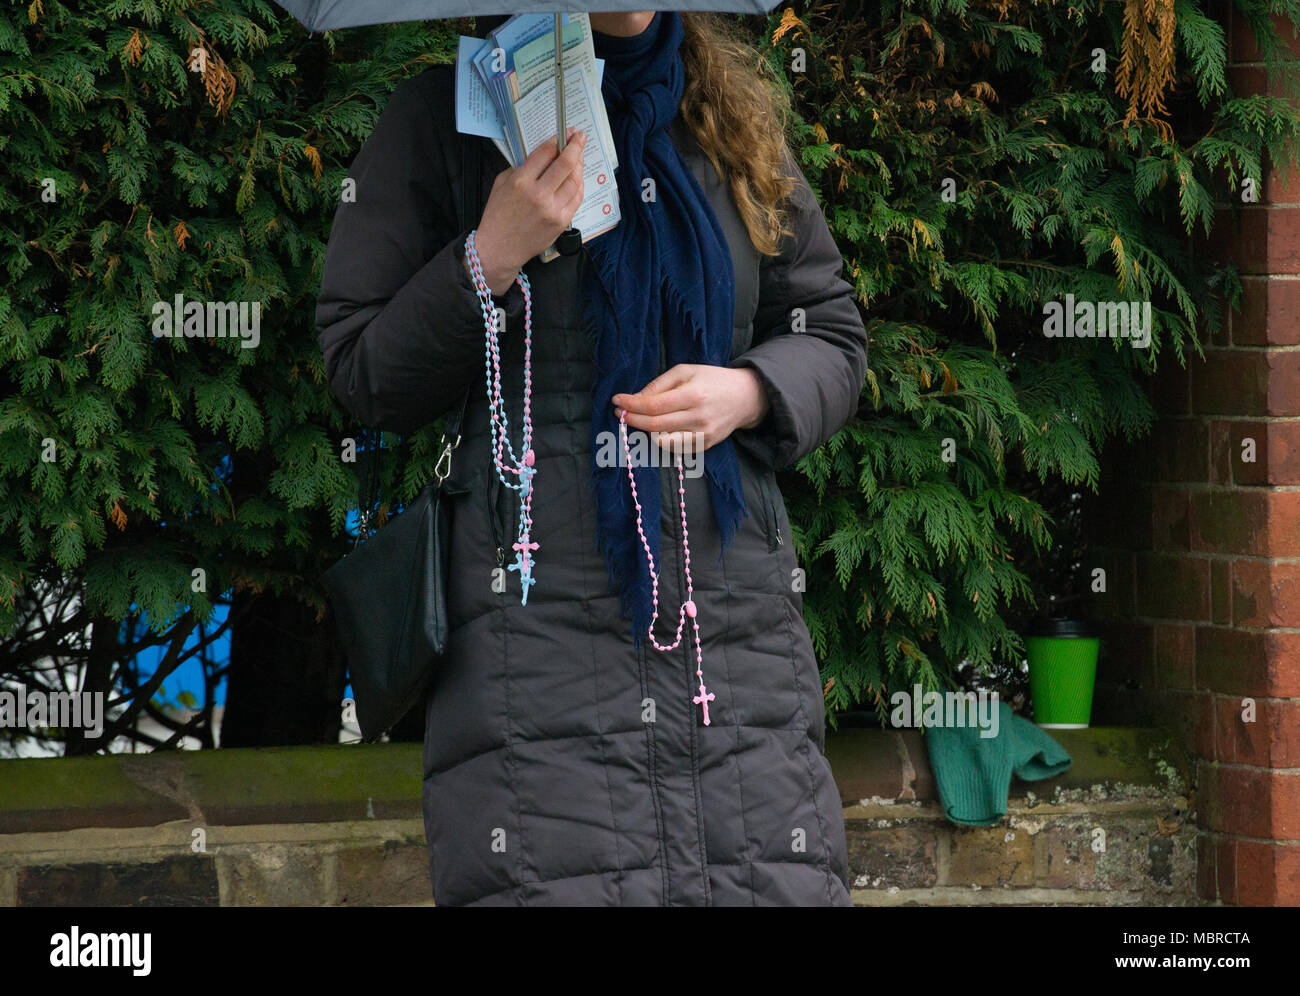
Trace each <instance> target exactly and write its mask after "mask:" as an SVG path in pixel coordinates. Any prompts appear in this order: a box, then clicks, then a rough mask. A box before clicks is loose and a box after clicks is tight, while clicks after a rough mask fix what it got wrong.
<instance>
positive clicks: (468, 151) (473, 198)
mask: <svg viewBox="0 0 1300 996" xmlns="http://www.w3.org/2000/svg"><path fill="white" fill-rule="evenodd" d="M460 152H461V155H460V161H461V164H462V171H461V183H460V203H459V204H458V205H457V217H458V221H459V222H460V230H461V231H462V232H464V231H468V230H469V229H471V228H473V227H474V225H475V224H476V223H477V222H478V207H479V204H480V203H481V198H482V196H483V169H482V147H481V146H480V145H479V141H478V139H476V138H475V137H474V136H473V135H466V134H465V133H464V132H461V133H460ZM473 388H474V385H473V384H471V385H470V386H469V387H467V388H465V393H464V395H462V396H461V399H460V404H459V405H457V406H456V407H455V408H453V409H452V410H451V411H450V412H448V414H447V415H446V416H444V418H443V422H442V439H441V440H440V443H439V445H441V446H442V448H443V449H442V452H441V453H440V454H439V455H438V462H437V464H436V465H435V466H434V471H433V473H434V476H435V477H436V478H437V480H438V483H439V484H441V483H442V482H443V481H444V480H445V479H446V477H447V475H448V474H450V473H451V451H452V450H454V449H455V448H456V447H457V446H459V445H460V429H461V426H462V425H463V424H464V422H465V409H466V408H467V407H468V406H469V395H470V391H472V390H473ZM360 435H361V437H362V441H363V447H362V450H361V453H360V454H359V455H358V458H359V459H360V460H361V463H362V466H361V467H360V475H359V477H360V481H359V488H358V494H357V508H358V509H359V511H360V516H361V519H360V524H359V525H358V528H357V539H356V542H357V544H359V543H360V542H361V538H362V536H363V535H365V534H366V533H367V531H368V530H369V528H370V516H371V513H372V511H373V510H374V509H375V508H376V507H377V505H378V503H379V471H378V467H377V464H378V454H379V450H380V444H381V442H382V439H383V436H382V433H380V432H378V431H373V430H368V429H365V428H363V429H362V431H361V433H360Z"/></svg>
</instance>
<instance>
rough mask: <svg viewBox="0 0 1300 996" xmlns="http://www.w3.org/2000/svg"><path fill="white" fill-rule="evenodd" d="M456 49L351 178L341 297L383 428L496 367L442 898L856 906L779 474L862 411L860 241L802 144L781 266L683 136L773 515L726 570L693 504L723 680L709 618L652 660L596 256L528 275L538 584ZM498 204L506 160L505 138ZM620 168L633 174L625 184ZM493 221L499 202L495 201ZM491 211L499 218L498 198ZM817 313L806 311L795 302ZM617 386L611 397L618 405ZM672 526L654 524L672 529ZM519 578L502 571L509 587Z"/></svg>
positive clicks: (393, 115)
mask: <svg viewBox="0 0 1300 996" xmlns="http://www.w3.org/2000/svg"><path fill="white" fill-rule="evenodd" d="M453 94H454V82H453V77H452V73H451V70H450V67H446V66H439V67H435V68H433V69H430V70H427V71H425V72H424V73H422V74H420V75H418V76H416V77H414V78H413V79H411V80H408V81H406V82H404V83H403V84H402V85H400V86H399V87H398V88H397V90H396V91H394V93H393V95H392V97H391V98H390V100H389V103H388V105H387V107H386V108H385V110H384V113H383V114H382V116H381V119H380V121H379V123H378V125H377V126H376V128H375V131H374V133H373V134H372V136H371V137H370V138H369V140H368V141H367V142H366V144H365V146H364V147H363V149H362V150H361V152H360V153H359V154H358V156H357V159H356V161H355V163H354V164H353V166H352V169H351V172H350V176H351V177H352V179H354V180H355V182H356V198H355V201H354V202H349V201H345V202H344V203H342V204H341V205H340V207H339V208H338V212H337V215H336V217H335V220H334V227H333V231H332V233H331V236H330V241H329V248H328V251H327V255H326V260H325V270H324V274H323V278H322V282H321V291H320V299H319V304H318V308H317V314H316V318H317V326H318V329H319V331H320V344H321V348H322V350H323V352H324V356H325V360H326V364H327V370H328V374H329V381H330V385H331V388H332V390H333V391H334V393H335V394H336V395H337V397H338V398H339V399H340V400H341V401H342V403H343V404H344V406H345V407H346V408H347V409H348V410H349V411H350V412H351V413H352V414H353V415H354V416H356V417H357V418H359V419H360V420H362V421H363V422H365V423H366V424H368V425H371V426H378V427H381V428H383V429H387V430H393V431H398V432H409V431H412V430H414V429H416V428H418V427H420V426H421V425H423V424H425V423H427V422H428V421H430V420H432V419H434V418H437V417H439V416H440V415H442V414H443V413H445V412H446V411H447V410H449V409H450V408H451V407H452V406H453V405H455V404H457V403H458V401H459V398H460V397H461V395H462V394H463V392H464V391H465V388H466V387H467V386H469V385H471V384H472V385H474V391H473V393H472V395H471V399H470V406H469V409H468V411H467V414H466V424H465V427H464V430H463V436H464V438H463V442H462V443H461V446H460V448H459V449H458V450H457V451H456V453H455V455H454V458H453V461H452V463H453V468H452V472H453V474H452V476H453V478H454V479H455V480H456V481H458V482H459V483H461V484H463V485H464V486H465V487H467V488H468V494H467V495H466V496H464V497H462V498H458V499H457V500H456V501H455V504H454V506H453V517H454V522H453V527H452V541H451V563H452V574H451V585H450V588H449V595H448V599H449V612H450V622H451V626H452V631H451V636H450V649H449V652H448V655H447V659H446V661H445V666H444V667H443V668H442V670H441V671H440V673H439V674H438V676H437V678H436V681H435V684H434V685H433V688H432V691H431V693H430V695H429V699H428V704H427V718H426V730H425V747H424V783H423V784H424V801H423V805H424V817H425V827H426V831H427V836H428V845H429V863H430V873H431V877H432V883H433V894H434V899H435V901H436V903H437V904H439V905H546V904H565V905H609V906H615V905H626V906H632V905H654V906H707V905H716V906H723V905H803V906H819V905H820V906H847V905H849V893H848V883H847V880H846V876H847V869H846V864H847V862H846V855H845V837H844V824H843V818H842V814H841V802H840V798H839V794H838V792H837V790H836V786H835V782H834V780H833V779H832V777H831V770H830V766H829V764H828V763H827V761H826V758H825V756H824V754H823V746H824V726H823V713H824V705H823V698H822V682H821V680H820V676H819V674H818V667H817V662H816V659H815V657H814V655H813V648H812V645H811V642H810V640H809V636H808V631H807V629H806V627H805V625H804V622H803V619H802V615H801V603H802V596H801V594H800V593H799V591H798V590H795V588H796V587H798V586H796V585H795V584H794V578H795V573H794V572H795V570H796V568H797V567H798V564H797V563H796V561H795V555H794V550H793V548H792V543H791V541H790V528H789V523H788V520H787V515H786V508H785V503H784V501H783V499H782V497H781V494H780V492H779V490H778V488H777V484H776V479H775V475H774V471H775V470H778V469H783V468H786V467H788V466H789V465H791V464H793V463H794V461H796V460H798V459H799V458H800V457H801V456H803V455H804V454H806V453H808V452H810V451H811V450H813V449H815V448H816V447H817V446H819V445H820V444H821V443H823V442H824V441H825V440H826V439H828V438H829V437H830V436H831V435H832V434H833V433H834V432H835V431H836V430H838V429H839V428H840V426H841V425H843V423H844V422H845V421H846V420H847V419H848V418H849V417H850V415H852V414H853V412H854V410H855V408H856V406H857V404H858V400H859V395H860V392H861V388H862V384H863V380H864V377H865V374H866V364H867V340H866V332H865V330H864V328H863V325H862V321H861V318H860V316H859V314H858V311H857V309H856V307H855V306H854V303H853V299H852V290H851V288H850V287H849V285H848V284H847V283H846V282H845V281H844V280H843V279H842V278H841V269H842V265H843V263H842V259H841V256H840V253H839V251H838V249H837V248H836V246H835V243H834V242H833V241H832V238H831V235H830V233H829V231H828V230H827V226H826V222H825V220H824V218H823V216H822V213H821V210H820V209H819V207H818V205H817V202H816V199H815V197H814V195H813V193H812V191H811V189H810V188H809V187H808V185H807V181H806V179H805V178H804V177H803V175H802V173H800V172H799V171H798V168H797V167H796V166H795V165H794V162H793V160H790V161H789V167H790V169H791V170H792V171H794V172H793V173H792V175H797V176H798V179H799V186H798V188H797V191H796V192H795V194H794V195H793V204H794V208H795V211H794V213H793V217H792V222H793V227H794V228H795V233H796V234H795V236H794V237H793V238H792V239H789V240H787V243H786V246H785V249H784V251H783V253H782V254H781V255H780V257H779V258H769V257H760V255H759V254H758V253H757V251H755V250H754V249H753V247H752V245H751V244H750V242H749V239H748V237H747V235H746V231H745V228H744V225H743V224H742V222H741V219H740V216H739V213H738V212H737V209H736V207H735V202H734V200H733V198H732V196H731V194H730V192H729V190H728V189H727V188H726V186H724V185H723V184H722V183H720V182H719V180H718V178H717V175H716V174H715V172H714V170H713V168H712V166H711V165H710V164H709V162H708V160H707V158H706V157H705V156H704V154H703V152H702V151H701V150H700V149H699V147H698V145H697V144H696V143H695V141H694V140H693V139H692V138H691V137H690V135H689V132H688V130H687V129H686V128H685V127H684V126H683V125H682V121H681V119H680V117H679V118H678V119H677V120H676V121H675V122H674V126H673V129H674V130H673V139H674V142H675V143H676V144H677V147H678V148H679V149H680V150H681V151H682V153H683V155H684V156H685V157H686V160H687V162H688V164H690V165H691V167H692V170H693V172H694V175H695V176H696V178H697V179H698V180H699V182H700V184H701V186H702V187H703V189H704V191H705V192H706V194H707V195H708V197H709V200H710V202H711V204H712V206H713V209H714V211H715V212H716V213H717V215H718V217H719V219H720V221H721V222H722V224H723V227H724V229H725V232H726V235H727V239H728V242H729V244H730V246H731V251H732V256H733V260H734V264H735V273H736V281H737V286H736V313H735V322H734V331H733V346H732V357H733V358H732V360H731V363H730V365H731V366H745V367H750V368H752V369H753V370H755V371H757V373H758V375H759V378H760V380H761V382H762V384H763V386H764V388H765V389H766V392H767V396H768V398H769V401H770V406H771V407H770V413H769V415H768V416H767V417H766V418H765V420H764V422H763V423H762V424H760V425H759V426H757V427H755V428H754V429H751V430H741V431H738V432H737V433H736V434H735V435H734V436H733V439H734V440H735V442H736V445H737V449H738V450H739V452H740V463H741V471H742V481H743V485H744V494H745V502H746V505H747V508H748V518H747V519H745V520H743V523H742V527H741V529H740V530H739V531H738V532H737V534H736V536H735V538H734V539H733V541H732V544H731V546H730V547H729V548H728V550H727V552H726V555H725V557H723V558H722V562H721V564H719V562H718V561H719V552H720V551H719V536H718V531H717V525H716V523H715V521H714V518H713V510H712V508H711V506H710V501H709V494H708V489H707V485H706V481H705V479H704V478H703V477H702V476H700V477H688V478H687V480H686V507H687V517H688V525H689V528H690V541H691V567H692V575H693V580H694V585H695V600H696V602H697V604H698V605H699V620H700V625H701V630H702V636H703V646H704V677H705V681H706V683H707V685H708V687H709V690H710V691H712V692H714V693H715V694H716V696H717V697H716V699H715V700H714V701H713V702H712V703H711V709H710V719H711V725H709V726H707V727H706V726H704V725H703V724H702V721H701V712H700V708H699V706H697V705H695V704H694V703H693V702H692V701H691V699H692V696H693V695H694V694H695V692H696V679H695V675H694V670H695V663H694V646H693V642H692V640H691V638H690V632H691V631H690V628H689V626H688V627H687V628H686V632H685V635H684V638H683V640H682V643H681V644H680V645H679V647H678V648H677V650H675V651H674V652H672V653H669V654H663V653H660V652H659V651H658V650H656V649H655V648H654V647H652V646H650V645H649V644H648V643H646V642H645V641H643V643H642V648H641V649H640V650H639V651H638V650H636V649H635V648H634V645H633V643H632V639H631V634H630V628H629V624H628V623H627V622H626V621H625V620H624V619H622V618H621V617H620V616H619V613H618V598H617V596H616V594H615V593H614V592H613V590H612V587H611V583H610V580H609V575H608V573H607V572H606V568H605V564H604V560H603V557H602V555H601V554H600V553H599V552H598V550H597V547H596V540H595V531H594V530H595V507H594V503H593V499H592V497H591V491H590V484H591V482H590V477H591V474H590V461H591V439H590V412H591V408H590V406H591V404H592V399H591V396H590V394H591V384H592V366H591V361H590V357H589V350H588V346H587V343H586V342H585V339H584V336H583V333H582V330H581V314H582V302H581V300H580V299H579V296H578V292H577V288H578V287H579V286H580V285H581V281H580V270H579V269H578V268H579V267H582V266H584V265H586V259H585V257H584V256H583V255H582V254H579V255H577V256H573V257H561V258H560V259H558V260H555V261H553V262H550V263H542V262H541V261H540V260H539V259H534V260H532V261H531V262H530V263H529V264H528V265H527V266H526V267H525V272H526V273H527V274H528V277H529V280H530V282H531V286H532V295H533V385H534V386H533V398H532V411H533V425H534V430H533V431H534V442H533V448H534V450H535V452H536V454H537V462H536V467H537V473H536V476H535V478H534V488H535V493H534V499H533V534H532V535H533V538H534V539H535V540H536V541H537V542H538V544H539V548H538V550H537V551H536V553H535V554H534V557H535V561H534V577H535V578H536V580H537V583H536V585H535V586H534V587H533V588H532V590H531V591H530V592H529V596H528V603H527V605H521V604H520V592H519V581H518V575H517V574H515V573H509V572H507V573H505V575H504V576H505V578H507V582H506V585H505V591H504V592H498V591H496V590H494V584H493V580H494V573H493V572H494V569H495V568H497V567H498V566H499V565H501V564H502V563H503V560H502V559H500V558H499V556H498V550H499V548H502V547H504V550H505V553H506V554H507V556H505V557H504V563H506V564H508V563H509V562H510V561H511V559H512V557H511V556H510V555H509V554H510V553H511V551H510V549H509V548H510V544H511V543H512V542H513V536H514V533H515V523H516V519H517V515H518V505H517V501H518V498H517V495H516V493H515V492H514V491H511V490H509V489H506V488H504V487H501V486H500V485H499V484H498V482H497V477H496V473H495V471H494V470H493V469H492V466H491V459H490V454H489V447H488V410H487V397H486V394H485V391H484V343H483V340H484V332H483V319H482V314H481V311H480V304H479V300H478V298H477V296H476V294H475V292H474V290H473V287H472V285H471V283H470V281H469V278H468V276H467V274H466V273H465V271H464V268H463V266H462V258H463V255H464V241H465V236H466V235H467V234H468V232H467V231H457V229H458V227H459V226H458V223H457V216H456V205H457V203H458V197H459V192H460V186H459V183H460V178H461V164H460V159H461V153H460V145H459V137H458V135H457V132H456V128H455V120H454V111H453V106H454V102H453ZM479 141H481V142H482V143H483V155H482V157H481V158H482V168H483V177H482V199H483V203H486V199H487V196H488V192H489V191H490V189H491V184H492V179H493V177H494V176H495V175H496V173H497V172H498V171H500V170H502V169H505V168H507V165H508V164H507V163H506V162H505V160H504V159H503V158H502V156H501V155H500V153H499V152H497V150H496V149H495V147H494V146H493V145H492V144H491V143H490V142H489V141H487V140H486V139H481V140H479ZM619 180H620V182H624V181H623V178H622V177H619ZM480 213H481V212H480ZM475 217H478V214H476V215H475ZM498 304H500V305H501V306H503V307H505V309H506V313H507V319H506V327H505V331H504V333H503V336H502V364H503V392H504V394H505V398H506V402H507V405H508V414H509V418H510V426H511V430H512V433H514V434H515V435H514V436H513V438H514V439H515V442H516V445H518V435H517V434H518V432H519V431H520V427H521V426H522V407H521V405H522V401H521V398H522V393H521V392H522V364H523V334H522V333H523V328H524V321H523V294H522V292H521V291H520V289H519V287H518V285H516V286H514V287H513V288H512V289H511V290H510V292H509V293H508V294H507V295H505V296H504V297H503V298H499V299H498ZM796 308H801V309H803V316H802V324H799V323H798V322H797V321H796V322H794V323H792V317H791V316H792V313H793V310H794V309H796ZM606 403H607V399H606ZM661 481H662V502H661V508H662V515H661V527H662V530H663V532H662V539H661V551H662V563H660V564H658V565H657V566H658V568H659V572H660V587H659V595H660V605H661V606H662V612H661V618H660V623H659V629H658V631H657V634H656V636H657V639H658V641H659V642H660V643H661V644H667V643H671V642H672V637H673V633H674V631H675V629H676V623H677V607H678V606H679V605H680V604H681V601H682V599H683V595H682V592H683V590H684V584H685V581H684V575H683V572H682V562H681V559H682V558H681V543H680V528H681V527H680V522H679V521H678V519H677V516H678V515H679V511H678V507H677V501H676V499H677V494H676V489H677V477H676V472H675V471H674V470H673V469H671V468H665V469H664V470H663V471H662V472H661ZM647 528H649V527H648V526H647ZM495 587H500V584H497V585H495Z"/></svg>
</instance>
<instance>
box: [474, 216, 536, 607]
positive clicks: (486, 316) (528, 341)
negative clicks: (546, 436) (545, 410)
mask: <svg viewBox="0 0 1300 996" xmlns="http://www.w3.org/2000/svg"><path fill="white" fill-rule="evenodd" d="M476 232H477V229H475V231H473V232H470V233H469V237H468V238H467V239H466V240H465V257H466V259H468V260H469V265H470V270H471V272H472V273H473V275H474V286H475V288H476V289H477V290H478V296H479V301H480V302H481V303H482V306H483V326H484V329H485V334H486V340H487V341H486V343H485V346H484V356H483V365H484V367H485V368H486V370H487V383H488V386H487V388H485V390H487V396H488V412H489V417H490V420H491V429H492V442H493V447H492V462H493V464H494V465H495V466H496V471H497V477H498V478H499V479H500V480H501V483H502V484H504V485H505V486H506V487H507V488H510V490H512V491H518V492H519V495H520V498H521V499H522V500H521V501H520V503H519V535H518V538H517V539H516V541H515V543H514V544H513V545H512V546H511V549H512V550H514V551H515V562H514V563H513V564H511V565H510V568H509V569H510V570H512V571H518V572H519V584H520V587H522V588H523V598H522V599H521V604H523V605H527V604H528V589H529V588H531V587H532V586H533V585H535V584H536V583H537V582H536V581H535V580H534V579H533V558H532V555H531V554H532V551H533V550H536V549H537V544H536V543H535V542H533V540H532V536H531V534H532V530H533V487H532V478H533V475H534V474H536V473H537V471H536V469H535V468H534V466H533V464H534V462H535V461H536V455H535V454H534V453H533V449H532V442H533V416H532V407H531V401H532V395H533V295H532V292H531V291H530V290H529V287H528V275H527V274H526V273H524V271H523V270H520V271H519V274H518V276H516V277H515V282H516V283H518V284H519V286H520V287H521V288H522V289H523V292H524V437H523V439H522V441H521V442H520V449H521V450H522V451H523V455H522V456H517V455H516V454H515V448H514V446H513V445H511V443H510V439H509V435H508V430H509V424H510V423H509V419H507V418H506V406H505V402H504V401H503V400H502V398H501V347H500V343H499V341H498V333H499V330H498V329H497V323H496V307H495V305H494V304H493V302H492V291H491V290H490V289H489V288H488V285H487V279H486V278H485V277H484V276H483V264H482V261H481V260H480V259H479V257H478V251H477V250H476V249H475V248H474V235H475V233H476ZM506 449H509V450H510V462H509V463H507V462H506V460H505V453H504V451H505V450H506ZM507 473H509V474H514V475H515V476H517V477H518V478H519V483H518V484H514V483H512V482H511V481H508V480H506V474H507Z"/></svg>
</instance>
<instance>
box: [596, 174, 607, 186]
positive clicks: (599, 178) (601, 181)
mask: <svg viewBox="0 0 1300 996" xmlns="http://www.w3.org/2000/svg"><path fill="white" fill-rule="evenodd" d="M596 182H597V183H599V184H604V182H605V174H604V173H600V174H598V175H597V176H596Z"/></svg>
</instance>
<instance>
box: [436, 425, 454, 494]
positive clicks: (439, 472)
mask: <svg viewBox="0 0 1300 996" xmlns="http://www.w3.org/2000/svg"><path fill="white" fill-rule="evenodd" d="M441 442H442V444H443V450H442V453H441V455H440V456H439V457H438V463H437V464H436V465H435V466H434V468H433V476H434V477H436V478H437V479H438V486H439V487H441V486H442V482H443V481H445V480H446V479H447V477H448V475H449V474H451V451H452V450H454V449H455V448H456V447H457V446H459V445H460V435H459V434H458V435H457V436H456V441H455V442H454V443H448V442H447V437H446V436H443V437H442V440H441Z"/></svg>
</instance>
